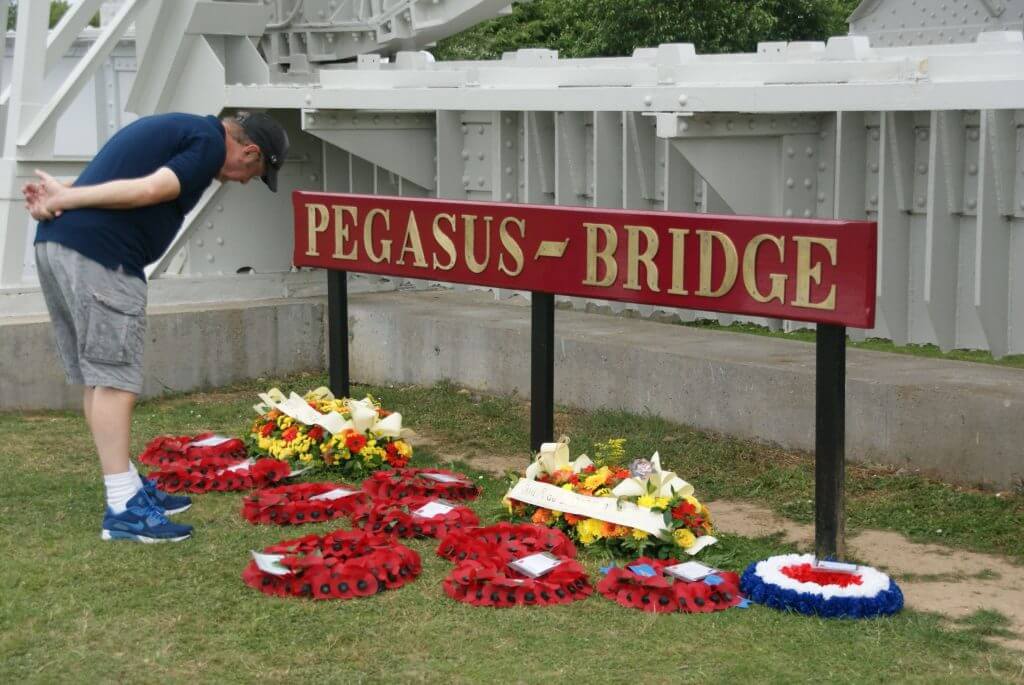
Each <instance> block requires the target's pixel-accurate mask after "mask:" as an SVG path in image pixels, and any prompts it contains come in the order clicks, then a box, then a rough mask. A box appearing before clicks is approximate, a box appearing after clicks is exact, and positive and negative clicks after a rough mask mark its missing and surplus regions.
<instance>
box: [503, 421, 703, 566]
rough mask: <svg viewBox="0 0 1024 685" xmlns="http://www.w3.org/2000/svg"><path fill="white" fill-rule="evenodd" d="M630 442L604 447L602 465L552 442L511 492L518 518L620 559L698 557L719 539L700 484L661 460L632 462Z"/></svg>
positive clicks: (509, 504)
mask: <svg viewBox="0 0 1024 685" xmlns="http://www.w3.org/2000/svg"><path fill="white" fill-rule="evenodd" d="M624 443H625V441H624V440H621V439H616V440H609V441H608V442H605V443H601V444H599V445H597V446H596V447H597V462H596V463H595V462H594V461H592V460H591V459H590V458H589V457H587V456H586V455H581V456H580V457H578V458H577V459H575V460H572V461H570V459H569V446H568V439H567V438H562V439H561V440H560V441H559V442H557V443H546V444H544V445H543V446H542V447H541V452H540V454H539V455H538V456H537V458H536V460H535V461H534V462H533V464H531V465H530V467H529V468H528V469H527V470H526V474H525V477H524V478H518V479H516V480H515V482H514V483H513V485H512V488H511V489H510V490H509V491H508V493H506V495H505V499H504V503H505V506H506V508H507V510H508V512H509V517H510V519H511V520H513V521H529V522H532V523H536V524H540V525H546V526H553V527H556V528H559V529H561V530H563V531H565V532H566V533H567V534H568V535H569V536H570V537H571V538H572V539H573V540H574V541H576V542H578V543H580V544H582V545H584V546H585V547H596V548H600V549H603V550H605V551H606V552H608V553H609V554H612V555H614V556H618V557H627V558H628V557H634V556H645V555H646V556H652V557H657V558H659V559H670V558H673V557H675V556H676V555H677V554H678V553H679V552H685V553H687V554H690V555H695V554H697V553H698V552H700V551H701V550H702V549H704V548H705V547H707V546H709V545H712V544H714V543H715V542H716V541H717V540H716V539H715V538H714V537H713V536H712V533H713V530H714V529H713V527H712V523H711V512H710V511H708V508H707V507H706V506H704V505H703V504H701V502H700V501H699V500H698V499H697V498H696V497H694V495H693V493H694V489H693V486H692V485H690V484H689V483H687V482H686V481H684V480H683V479H682V478H679V477H678V476H677V475H676V474H675V473H673V472H671V471H664V470H662V468H661V460H660V456H659V455H658V454H657V453H655V454H654V455H653V456H652V457H651V459H650V460H647V459H635V460H633V461H632V463H630V464H629V466H628V467H626V466H621V465H620V464H621V463H622V462H623V461H624V456H625V450H624Z"/></svg>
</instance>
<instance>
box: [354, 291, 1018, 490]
mask: <svg viewBox="0 0 1024 685" xmlns="http://www.w3.org/2000/svg"><path fill="white" fill-rule="evenodd" d="M349 314H350V318H351V322H352V324H353V329H352V331H353V341H352V342H353V354H352V369H353V375H354V376H355V377H357V378H359V379H361V380H366V381H370V382H376V383H380V382H385V381H395V382H402V383H416V384H430V383H433V382H435V381H438V380H441V379H453V380H455V381H456V382H458V383H460V384H464V385H468V386H471V387H475V388H478V389H481V390H485V391H489V392H494V393H508V392H516V393H519V394H520V395H522V396H524V397H528V396H529V392H530V367H529V346H530V316H529V314H530V311H529V308H528V307H526V306H522V305H519V306H517V305H515V304H510V303H501V304H498V303H495V302H494V300H493V298H492V297H490V296H487V295H481V294H473V293H451V292H444V293H438V292H420V293H403V294H402V295H401V296H400V297H396V296H395V295H393V294H377V295H365V296H360V297H358V298H353V301H352V304H351V305H350V309H349ZM555 334H556V339H555V353H556V357H555V388H556V391H555V401H556V402H559V403H564V404H567V405H572V406H577V407H582V408H586V409H594V408H599V407H607V408H615V409H623V410H627V411H631V412H636V413H644V412H651V413H653V414H656V415H659V416H662V417H665V418H667V419H669V420H672V421H678V422H680V423H685V424H689V425H692V426H695V427H697V428H701V429H706V430H712V431H718V432H721V433H727V434H730V435H736V436H740V437H748V438H755V439H758V440H763V441H768V442H773V443H778V444H779V445H782V446H785V447H791V448H797V449H804V450H813V446H814V368H815V367H814V346H813V345H811V344H808V343H799V342H794V341H790V340H777V339H772V338H762V337H754V336H749V335H743V334H737V333H725V332H720V331H706V330H700V329H693V328H685V327H682V326H673V325H668V324H661V323H657V322H651V321H642V320H637V319H627V318H621V317H614V316H602V315H598V314H587V313H581V312H574V311H564V310H560V311H558V312H557V314H556V322H555ZM1022 412H1024V371H1019V370H1014V369H1006V368H1000V367H995V366H988V365H983V364H970V363H965V362H949V361H940V360H932V359H924V358H919V357H911V356H907V355H899V354H885V353H878V352H863V351H857V350H850V351H849V352H848V361H847V436H846V445H847V448H846V449H847V457H848V458H849V459H851V460H863V461H871V462H876V463H883V464H893V465H898V466H906V467H909V468H913V469H921V470H923V471H927V472H931V473H935V474H938V475H940V476H942V477H944V478H947V479H951V480H957V481H965V482H971V483H974V482H984V483H988V484H990V485H992V486H995V487H999V488H1008V487H1012V486H1013V484H1014V483H1015V482H1017V481H1019V479H1021V478H1022V477H1024V448H1022V445H1024V421H1022V420H1021V419H1022V416H1024V413H1022Z"/></svg>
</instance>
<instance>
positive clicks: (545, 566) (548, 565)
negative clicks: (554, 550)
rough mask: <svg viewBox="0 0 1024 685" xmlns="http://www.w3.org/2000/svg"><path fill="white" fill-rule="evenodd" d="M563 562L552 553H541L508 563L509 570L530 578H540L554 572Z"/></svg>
mask: <svg viewBox="0 0 1024 685" xmlns="http://www.w3.org/2000/svg"><path fill="white" fill-rule="evenodd" d="M561 563H562V560H561V559H559V558H558V557H556V556H555V555H554V554H551V553H550V552H540V553H538V554H531V555H529V556H526V557H521V558H519V559H516V560H515V561H510V562H508V565H509V568H511V569H513V570H515V571H518V572H519V573H522V574H523V575H524V576H529V577H530V578H540V577H541V576H543V575H544V574H546V573H550V572H551V571H553V570H554V569H555V568H556V567H557V566H558V565H559V564H561Z"/></svg>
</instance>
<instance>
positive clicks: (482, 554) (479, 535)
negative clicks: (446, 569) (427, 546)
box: [437, 522, 576, 562]
mask: <svg viewBox="0 0 1024 685" xmlns="http://www.w3.org/2000/svg"><path fill="white" fill-rule="evenodd" d="M535 552H550V553H552V554H554V555H556V556H560V557H565V558H568V559H575V558H576V547H575V546H574V545H573V544H572V540H570V539H569V538H568V537H567V536H566V535H565V533H563V532H562V531H561V530H559V529H557V528H548V527H546V526H537V525H533V524H531V523H521V524H513V523H504V522H502V523H498V524H496V525H493V526H487V527H486V528H471V529H469V530H461V531H456V532H454V533H449V534H448V535H447V536H445V537H444V538H442V539H441V543H440V544H439V545H438V546H437V556H439V557H441V558H442V559H447V560H448V561H454V562H460V561H466V560H471V561H478V560H480V559H504V560H505V561H506V562H508V561H511V560H513V559H515V558H518V557H520V556H522V555H524V554H533V553H535Z"/></svg>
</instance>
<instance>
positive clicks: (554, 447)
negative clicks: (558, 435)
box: [526, 438, 594, 480]
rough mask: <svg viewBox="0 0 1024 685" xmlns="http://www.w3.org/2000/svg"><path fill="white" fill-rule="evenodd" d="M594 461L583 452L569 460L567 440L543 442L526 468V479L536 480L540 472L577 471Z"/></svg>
mask: <svg viewBox="0 0 1024 685" xmlns="http://www.w3.org/2000/svg"><path fill="white" fill-rule="evenodd" d="M593 465H594V462H592V461H591V460H590V457H588V456H587V455H585V454H581V455H580V456H579V457H577V458H576V459H575V460H574V461H570V460H569V440H568V438H562V439H560V440H559V441H558V442H545V443H544V444H543V445H541V446H540V454H538V455H537V458H536V459H535V460H534V462H533V463H532V464H530V465H529V466H528V467H527V469H526V478H527V479H528V480H537V476H539V475H541V474H542V473H554V472H555V471H564V470H572V472H573V473H579V472H580V471H582V470H583V469H585V468H587V467H588V466H593Z"/></svg>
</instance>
